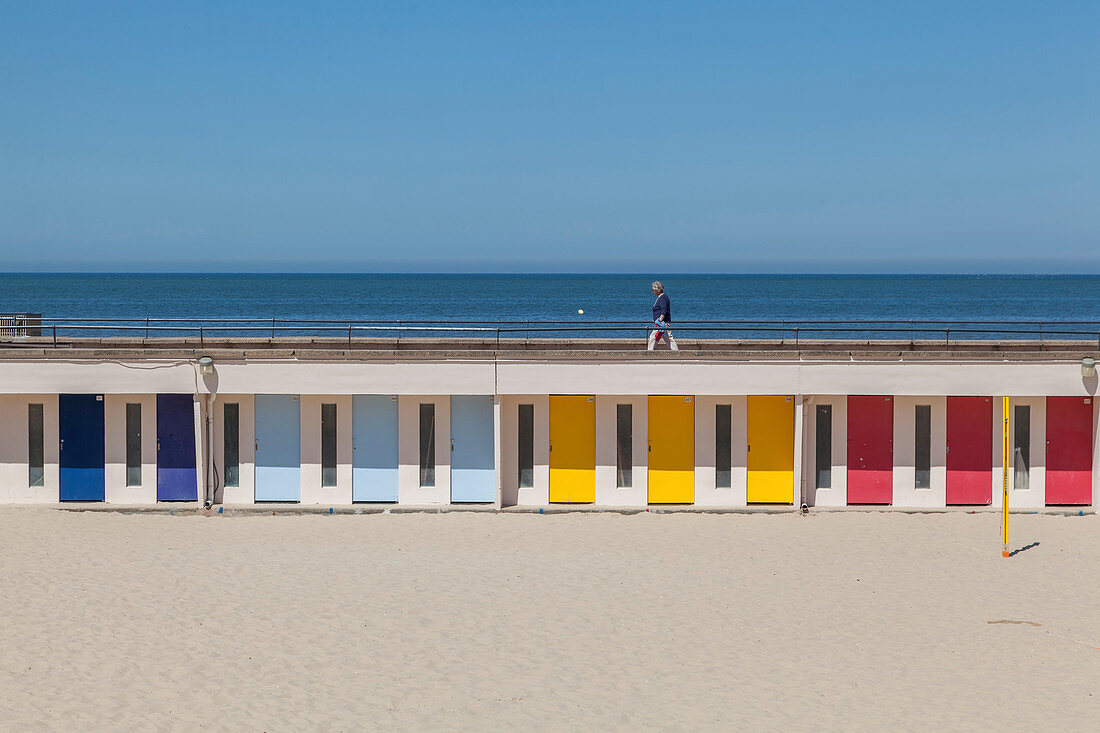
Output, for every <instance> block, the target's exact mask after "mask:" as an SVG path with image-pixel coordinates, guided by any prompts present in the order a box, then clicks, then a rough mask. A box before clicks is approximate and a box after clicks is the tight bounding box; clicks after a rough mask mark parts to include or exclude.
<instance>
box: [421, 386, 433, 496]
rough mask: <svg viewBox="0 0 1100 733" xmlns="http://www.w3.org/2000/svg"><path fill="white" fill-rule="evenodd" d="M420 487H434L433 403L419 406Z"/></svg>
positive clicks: (423, 403)
mask: <svg viewBox="0 0 1100 733" xmlns="http://www.w3.org/2000/svg"><path fill="white" fill-rule="evenodd" d="M420 485H421V486H435V403H434V402H422V403H421V404H420Z"/></svg>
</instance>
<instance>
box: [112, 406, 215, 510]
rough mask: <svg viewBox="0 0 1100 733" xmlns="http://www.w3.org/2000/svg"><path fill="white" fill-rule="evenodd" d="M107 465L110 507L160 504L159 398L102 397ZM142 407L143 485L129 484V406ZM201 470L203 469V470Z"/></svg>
mask: <svg viewBox="0 0 1100 733" xmlns="http://www.w3.org/2000/svg"><path fill="white" fill-rule="evenodd" d="M103 401H104V405H103V413H104V421H105V422H106V425H105V428H104V429H105V434H104V441H105V448H106V453H107V455H106V465H105V466H104V468H105V471H104V474H105V487H104V498H105V500H106V502H107V503H108V504H155V503H156V501H157V396H156V395H149V394H146V395H140V394H130V395H124V394H108V395H104V397H103ZM130 403H137V404H139V405H141V483H140V484H138V485H136V486H127V485H126V405H127V404H130ZM200 471H201V469H200Z"/></svg>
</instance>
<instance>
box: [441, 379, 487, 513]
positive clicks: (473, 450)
mask: <svg viewBox="0 0 1100 733" xmlns="http://www.w3.org/2000/svg"><path fill="white" fill-rule="evenodd" d="M494 479H495V475H494V471H493V398H492V397H488V396H484V395H478V396H468V395H459V396H454V397H451V501H453V502H462V501H467V502H491V501H496V481H495V480H494Z"/></svg>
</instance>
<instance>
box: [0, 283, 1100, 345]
mask: <svg viewBox="0 0 1100 733" xmlns="http://www.w3.org/2000/svg"><path fill="white" fill-rule="evenodd" d="M654 279H660V280H661V282H662V283H663V284H664V286H665V289H666V292H667V293H668V294H669V296H670V298H671V301H672V315H673V322H674V324H679V326H678V330H679V331H680V332H679V333H677V336H678V337H689V338H690V337H693V336H694V337H700V338H705V337H729V336H741V337H744V336H758V337H767V336H780V335H785V334H788V333H791V332H793V328H794V326H796V325H797V326H799V328H800V330H801V333H802V335H803V336H805V337H812V336H838V335H860V334H857V333H856V331H855V330H854V329H857V328H858V329H860V333H861V334H862V335H870V334H875V333H877V334H878V335H881V336H886V335H894V336H898V335H902V336H904V335H905V334H908V333H910V332H913V331H914V329H915V331H916V334H915V335H917V336H921V335H926V336H927V335H931V336H934V335H935V334H936V333H941V332H943V331H944V330H947V329H949V328H951V327H952V324H951V323H950V322H956V323H955V324H954V326H955V329H954V331H955V332H954V333H953V334H952V335H951V338H966V337H974V338H978V337H987V336H994V335H999V336H1002V337H1004V336H1008V337H1011V336H1012V335H1023V334H1014V332H1018V331H1027V332H1031V331H1034V329H1036V328H1039V329H1042V330H1043V331H1044V332H1045V335H1046V336H1047V337H1051V338H1055V337H1057V335H1058V332H1059V331H1064V332H1066V333H1067V335H1068V334H1069V333H1070V332H1074V333H1076V331H1077V330H1081V331H1082V332H1083V333H1084V334H1085V335H1088V334H1089V333H1090V332H1091V333H1092V335H1094V336H1095V335H1096V333H1097V330H1098V329H1100V325H1097V321H1100V276H1098V275H812V274H811V275H709V274H670V275H665V274H656V275H650V276H646V275H608V274H588V275H584V274H581V275H578V274H560V275H559V274H532V275H526V274H524V275H514V274H498V275H483V274H470V275H454V274H447V275H435V274H294V273H287V274H229V273H227V274H198V273H196V274H187V273H184V274H133V273H87V274H86V273H53V274H51V273H6V274H0V313H28V312H29V313H41V314H42V315H43V319H44V320H43V324H44V326H46V327H49V326H50V325H51V324H53V325H61V326H62V327H64V326H66V325H74V324H75V325H79V324H84V325H85V326H87V325H96V324H95V323H90V322H87V321H83V320H81V319H121V320H119V321H117V322H116V323H115V326H116V327H122V326H126V327H130V326H133V325H134V323H136V322H139V321H143V320H144V319H151V320H150V323H151V324H152V325H153V326H154V327H155V326H156V324H157V323H158V322H159V321H158V320H157V319H173V320H170V321H168V322H165V323H162V326H163V327H164V328H169V327H176V326H178V327H180V328H195V327H197V324H198V323H199V322H200V321H202V322H205V323H207V325H208V327H209V328H213V329H215V330H214V331H211V330H207V333H210V334H211V335H214V334H215V333H217V331H216V329H217V328H218V326H217V324H216V323H214V321H217V320H223V321H224V320H227V319H229V320H232V321H233V322H231V323H223V324H222V325H221V328H222V329H223V330H222V332H221V333H219V334H218V335H224V334H225V333H247V332H248V331H247V328H253V327H255V328H257V329H258V328H259V327H258V326H256V325H255V323H251V324H250V323H247V322H246V321H245V319H254V321H264V322H270V320H271V319H275V323H276V325H277V326H278V328H277V329H274V330H271V331H270V332H271V333H275V334H276V335H280V334H281V335H292V334H293V335H297V334H300V333H304V332H305V331H304V330H302V329H295V330H294V331H291V330H290V329H291V328H292V327H294V326H300V325H302V324H295V323H293V322H294V321H310V322H320V321H324V322H333V323H331V324H328V325H327V326H324V327H328V328H332V329H334V332H335V329H337V328H343V326H342V325H339V324H343V323H345V322H357V323H359V324H360V325H361V326H363V327H364V328H369V327H371V326H372V325H373V326H374V327H375V328H379V329H381V328H382V327H383V326H385V325H387V324H389V323H390V322H401V324H402V327H403V329H412V328H415V327H417V324H419V325H420V326H426V325H432V326H433V327H436V328H464V327H465V328H470V329H474V328H480V327H484V328H504V329H506V330H505V332H504V333H503V334H502V335H505V336H515V335H517V334H518V335H520V336H522V335H524V333H526V335H527V336H530V337H535V336H561V335H568V336H594V335H603V336H608V335H633V334H634V333H636V332H637V333H642V332H643V329H644V328H645V326H646V324H648V323H649V322H650V318H651V306H652V304H653V294H652V292H651V289H650V284H651V282H652V281H653V280H654ZM122 321H132V322H134V323H123V322H122ZM285 321H291V323H284V322H285ZM866 321H889V322H891V323H890V324H885V323H883V324H877V325H876V324H872V325H867V324H860V323H852V322H866ZM988 321H1008V322H1012V323H1008V324H988V323H987V324H984V325H982V324H980V323H978V322H988ZM1059 321H1061V322H1087V323H1077V324H1074V325H1067V324H1063V325H1062V326H1059V325H1058V324H1057V323H1056V322H1059ZM838 322H847V323H842V324H841V323H838ZM909 322H913V323H914V324H915V325H912V326H910V325H909ZM921 322H934V323H921ZM976 323H977V325H976V326H975V324H976ZM815 324H816V327H817V328H818V331H816V332H815V330H814V328H815ZM98 325H99V326H101V327H104V328H105V327H106V326H107V325H109V324H106V323H100V324H98ZM323 325H324V324H316V323H315V324H313V325H312V326H311V328H319V327H321V326H323ZM967 325H969V326H970V327H971V328H970V329H969V330H968V328H967ZM771 326H774V327H775V329H776V330H772V331H768V330H766V329H767V328H768V327H771ZM134 327H135V328H136V326H134ZM925 327H927V329H926V330H922V329H925ZM233 328H237V329H238V330H237V331H232V330H230V329H233ZM241 329H244V330H241ZM283 329H287V330H286V331H285V332H284V331H283ZM754 329H765V330H754ZM876 329H881V330H877V331H876ZM890 329H895V331H891V330H890ZM63 330H64V328H63ZM521 331H522V332H521ZM68 332H69V333H70V334H73V335H76V334H77V331H76V330H69V331H68ZM406 332H408V331H406ZM81 333H82V335H104V334H105V333H106V332H103V333H95V334H93V333H92V332H91V331H90V330H85V331H83V332H81ZM112 333H113V334H115V335H117V334H119V333H120V331H118V330H117V328H116V329H115V330H114V331H112ZM166 333H167V332H165V333H161V334H158V332H157V331H156V329H155V328H154V329H153V332H152V333H151V334H150V335H166ZM256 333H259V331H258V330H257V331H256ZM357 333H360V332H359V331H357ZM458 335H462V334H461V333H459V334H458Z"/></svg>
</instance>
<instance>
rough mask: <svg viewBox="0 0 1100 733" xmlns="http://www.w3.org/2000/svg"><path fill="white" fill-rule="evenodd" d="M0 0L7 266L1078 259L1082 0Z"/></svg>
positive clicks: (1083, 255) (784, 266) (1087, 142)
mask: <svg viewBox="0 0 1100 733" xmlns="http://www.w3.org/2000/svg"><path fill="white" fill-rule="evenodd" d="M13 5H14V4H11V3H8V4H5V6H4V7H3V8H2V9H0V256H2V259H3V261H4V263H5V265H4V266H0V269H2V270H9V271H11V270H45V271H50V270H127V271H145V270H169V271H171V270H185V271H203V270H206V271H209V270H215V271H217V270H229V271H364V272H371V271H382V272H387V271H425V272H449V271H463V272H506V271H521V272H522V271H530V272H571V271H592V272H602V271H613V272H637V271H646V272H649V271H679V272H691V271H697V272H742V271H746V272H761V271H763V272H895V271H896V272H974V271H977V272H1100V205H1098V202H1100V135H1098V130H1100V127H1098V120H1100V62H1098V58H1097V47H1098V41H1100V37H1098V32H1097V29H1098V28H1100V3H1091V2H1079V3H1068V2H1046V3H1041V2H1033V3H1024V2H1011V1H1010V0H1001V1H1000V2H949V3H938V2H906V3H893V2H890V3H886V2H865V3H852V2H774V3H773V2H769V3H763V2H761V3H735V2H715V3H699V2H675V3H672V2H664V3H647V2H622V3H617V2H616V3H612V2H592V1H589V2H577V3H568V2H556V3H555V2H548V3H523V2H520V3H517V2H462V3H455V2H439V3H432V2H407V3H406V2H400V3H390V2H387V3H368V2H349V3H338V2H330V3H295V4H284V3H278V2H264V3H247V4H246V3H235V2H217V3H160V2H133V3H85V2H74V3H64V2H48V3H47V2H43V3H21V4H19V5H18V6H17V7H13Z"/></svg>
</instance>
